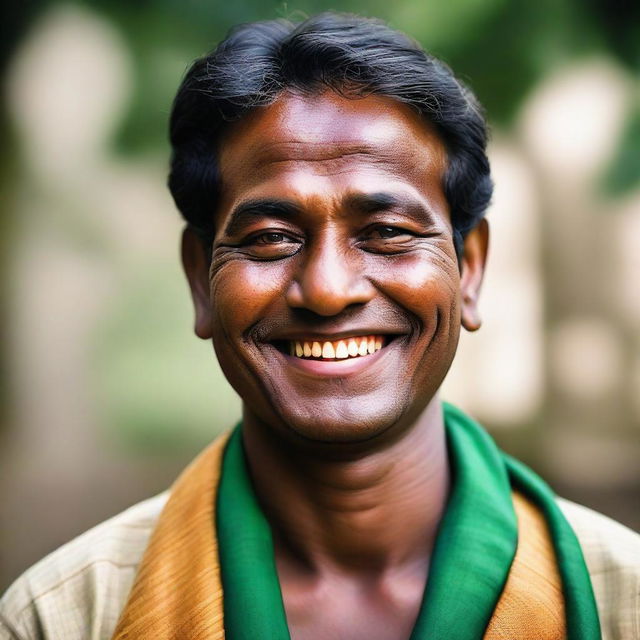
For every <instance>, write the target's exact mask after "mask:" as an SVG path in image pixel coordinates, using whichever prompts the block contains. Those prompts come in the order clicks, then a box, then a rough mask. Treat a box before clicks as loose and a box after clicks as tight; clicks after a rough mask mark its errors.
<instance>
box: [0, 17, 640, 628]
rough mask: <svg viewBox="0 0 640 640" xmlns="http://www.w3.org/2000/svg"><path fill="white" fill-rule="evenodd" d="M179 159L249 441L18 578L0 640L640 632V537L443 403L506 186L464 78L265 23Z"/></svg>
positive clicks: (229, 58) (357, 27)
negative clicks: (555, 487) (557, 489)
mask: <svg viewBox="0 0 640 640" xmlns="http://www.w3.org/2000/svg"><path fill="white" fill-rule="evenodd" d="M171 142H172V145H173V158H172V167H171V175H170V180H169V184H170V188H171V190H172V193H173V195H174V198H175V201H176V204H177V206H178V208H179V209H180V211H181V212H182V214H183V215H184V217H185V219H186V221H187V227H186V229H185V231H184V235H183V241H182V256H183V263H184V267H185V272H186V275H187V278H188V281H189V285H190V288H191V292H192V296H193V302H194V306H195V315H196V333H197V335H198V336H199V337H201V338H203V339H206V340H209V339H211V340H212V341H213V345H214V347H215V350H216V354H217V357H218V359H219V361H220V364H221V366H222V368H223V370H224V372H225V374H226V376H227V378H228V379H229V381H230V382H231V384H232V385H233V386H234V388H235V389H236V391H237V392H238V393H239V394H240V396H241V397H242V399H243V407H244V409H243V419H242V425H241V427H238V428H237V429H236V430H234V431H233V433H232V434H231V435H230V436H229V435H227V436H225V437H224V438H222V439H221V440H219V441H217V442H214V443H213V445H211V447H210V448H208V449H207V450H206V451H205V452H204V453H203V454H202V455H201V456H200V457H199V458H198V459H197V460H196V461H195V462H194V463H193V464H192V465H191V466H190V467H189V468H188V469H187V470H186V471H185V472H184V473H183V475H182V476H181V478H180V479H179V480H178V481H177V482H176V484H175V485H174V487H173V488H172V489H171V491H170V492H169V495H168V496H167V495H162V496H160V497H158V498H154V499H152V500H150V501H147V502H146V503H142V504H141V505H138V506H136V507H133V508H132V509H130V510H128V511H126V512H125V513H123V514H121V515H120V516H117V517H116V518H114V519H113V520H111V521H109V522H107V523H104V524H103V525H100V526H99V527H97V528H96V529H94V530H92V531H90V532H88V533H87V534H85V535H84V536H81V537H80V538H78V539H77V540H75V541H73V542H72V543H70V544H69V545H67V546H66V547H63V548H62V549H60V550H59V551H57V552H56V553H54V554H52V555H51V556H50V557H49V558H47V559H45V560H44V561H43V562H42V563H40V564H38V565H36V566H35V567H34V568H32V569H31V570H30V571H28V572H27V573H26V574H25V575H24V576H23V577H22V578H20V579H19V580H18V581H17V582H16V583H15V584H14V586H13V587H12V588H11V589H10V590H9V592H8V593H7V594H6V596H5V598H4V600H3V601H2V605H1V607H0V612H1V613H2V617H0V621H1V622H0V629H1V630H2V633H3V634H4V636H3V637H5V636H6V637H9V638H25V639H26V638H111V637H113V638H117V639H119V640H120V639H124V638H176V639H177V638H203V639H204V638H222V637H226V638H230V639H232V640H237V639H238V638H242V639H244V638H246V639H249V638H251V639H256V638H273V639H280V638H289V637H290V638H294V639H296V640H298V639H302V640H307V639H312V640H321V639H324V638H331V639H335V638H344V639H352V638H354V639H355V638H362V639H367V640H377V639H380V640H387V639H389V640H401V639H405V638H411V639H421V638H432V639H455V640H457V639H460V640H462V639H469V640H471V639H477V638H483V637H484V638H509V639H514V638H518V639H521V638H522V639H524V638H532V639H533V638H536V639H540V638H545V639H546V638H549V639H551V638H554V639H555V638H564V637H568V638H571V639H574V638H575V639H578V638H580V639H581V640H585V639H592V638H593V639H595V638H600V637H604V638H635V637H640V635H639V631H638V629H639V628H640V627H639V623H640V619H639V617H638V608H637V598H638V594H639V593H640V590H639V587H640V568H639V564H638V553H637V552H638V550H639V549H640V542H639V539H638V536H636V535H635V534H633V533H632V532H630V531H628V530H626V529H625V528H624V527H622V526H620V525H618V524H616V523H613V522H611V521H610V520H608V519H606V518H604V517H603V516H599V515H597V514H594V513H592V512H590V511H589V510H587V509H584V508H582V507H578V506H577V505H572V504H570V503H568V502H565V501H562V500H559V499H557V498H555V496H554V495H553V494H552V493H551V491H550V490H549V489H548V488H547V487H546V485H545V484H544V483H543V482H542V481H541V480H540V479H539V478H537V477H536V476H535V475H534V474H533V473H532V472H530V471H529V470H527V469H526V468H524V467H523V466H522V465H520V464H519V463H517V462H516V461H514V460H512V459H510V458H508V457H507V456H506V455H504V454H502V453H501V452H500V451H499V450H498V449H496V447H495V445H494V444H493V442H492V441H491V440H490V439H489V437H488V436H487V435H486V433H485V432H484V431H483V430H482V429H481V428H480V427H479V426H478V425H476V424H475V423H474V422H473V421H472V420H471V419H470V418H468V417H467V416H465V415H464V414H462V413H461V412H460V411H458V410H456V409H455V408H453V407H450V406H448V405H447V406H444V407H443V405H442V404H441V402H440V399H439V397H438V389H439V387H440V385H441V383H442V381H443V379H444V377H445V375H446V373H447V370H448V369H449V366H450V364H451V361H452V359H453V357H454V354H455V350H456V346H457V341H458V334H459V327H460V325H462V326H464V327H465V328H466V329H468V330H470V331H474V330H476V329H478V328H479V326H480V319H479V316H478V311H477V300H478V294H479V290H480V284H481V281H482V275H483V270H484V264H485V259H486V253H487V243H488V227H487V224H486V222H485V221H484V219H483V216H484V213H485V209H486V207H487V205H488V202H489V199H490V196H491V189H492V187H491V180H490V175H489V165H488V161H487V158H486V155H485V143H486V132H485V123H484V121H483V118H482V116H481V113H480V109H479V107H478V105H477V103H476V102H475V100H474V98H473V96H472V95H471V94H470V93H469V92H468V90H466V89H465V88H464V87H463V86H462V85H461V84H460V83H459V82H458V81H457V80H456V79H455V78H454V77H453V75H452V74H451V72H450V71H449V70H448V69H447V68H446V67H445V66H444V65H443V64H442V63H440V62H438V61H437V60H435V59H433V58H431V57H429V56H428V55H426V54H425V53H424V52H423V51H422V50H421V49H420V48H419V47H418V46H417V45H416V44H415V43H413V42H411V41H409V40H408V39H407V38H406V37H405V36H403V35H401V34H399V33H396V32H393V31H391V30H390V29H388V28H387V27H385V26H384V25H382V24H380V23H378V22H374V21H369V20H365V19H362V18H358V17H354V16H342V15H335V14H323V15H320V16H317V17H315V18H311V19H310V20H308V21H306V22H304V23H302V24H298V25H292V24H290V23H288V22H284V21H273V22H266V23H256V24H251V25H246V26H243V27H241V28H239V29H237V30H235V31H234V32H232V34H231V35H230V36H229V37H228V39H227V40H225V41H224V42H223V43H222V44H220V45H219V46H218V48H217V49H216V50H215V51H214V52H213V53H211V54H210V55H209V56H207V57H205V58H203V59H201V60H199V61H197V62H196V63H195V64H194V65H193V67H192V68H191V70H190V71H189V73H188V74H187V76H186V78H185V80H184V81H183V83H182V86H181V87H180V90H179V92H178V95H177V97H176V101H175V104H174V109H173V114H172V118H171ZM576 536H577V537H576ZM594 593H595V595H594Z"/></svg>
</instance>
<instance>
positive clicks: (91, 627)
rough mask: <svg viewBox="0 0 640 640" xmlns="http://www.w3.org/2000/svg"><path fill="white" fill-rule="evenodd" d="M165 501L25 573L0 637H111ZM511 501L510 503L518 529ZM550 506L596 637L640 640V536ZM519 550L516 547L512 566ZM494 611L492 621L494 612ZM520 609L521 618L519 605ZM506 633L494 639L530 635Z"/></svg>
mask: <svg viewBox="0 0 640 640" xmlns="http://www.w3.org/2000/svg"><path fill="white" fill-rule="evenodd" d="M166 500H167V494H166V493H165V494H162V495H160V496H157V497H156V498H152V499H150V500H147V501H145V502H142V503H140V504H139V505H136V506H134V507H132V508H130V509H128V510H126V511H124V512H122V513H121V514H119V515H118V516H116V517H115V518H112V519H111V520H108V521H106V522H104V523H102V524H101V525H99V526H98V527H95V528H94V529H92V530H90V531H88V532H86V533H84V534H83V535H82V536H80V537H78V538H76V539H75V540H73V541H72V542H70V543H68V544H66V545H64V546H63V547H60V549H58V550H57V551H55V552H54V553H52V554H50V555H49V556H47V557H46V558H45V559H43V560H41V561H40V562H39V563H38V564H36V565H34V566H33V567H32V568H31V569H29V570H28V571H27V572H25V573H24V574H23V575H22V576H21V577H20V578H19V579H18V580H16V582H15V583H14V584H13V585H12V586H11V587H10V588H9V589H8V590H7V592H6V593H5V594H4V596H3V597H2V599H1V600H0V639H2V640H86V639H92V640H108V639H110V638H111V637H112V635H113V632H114V629H115V626H116V621H117V618H118V616H119V615H120V612H121V611H122V608H123V606H124V604H125V602H126V600H127V598H128V596H129V593H130V590H131V585H132V583H133V580H134V575H135V570H136V567H137V566H138V564H139V563H140V561H141V558H142V556H143V553H144V550H145V548H146V547H147V545H148V542H149V536H150V533H151V532H152V530H153V529H154V527H155V526H156V524H157V522H158V520H159V516H160V513H161V511H162V509H163V507H164V505H165V503H166ZM518 503H519V499H516V500H515V507H516V513H517V515H518V521H519V526H522V524H521V522H522V518H523V515H522V514H521V511H520V508H519V506H518ZM557 503H558V505H559V506H560V508H561V509H562V511H563V513H564V514H565V516H566V518H567V519H568V521H569V522H570V524H571V526H572V528H573V529H574V531H575V532H576V535H577V536H578V539H579V541H580V545H581V547H582V551H583V553H584V556H585V560H586V562H587V567H588V569H589V574H590V577H591V580H592V583H593V587H594V591H595V596H596V602H597V605H598V610H599V613H600V620H601V625H602V637H603V640H640V536H639V535H638V534H636V533H634V532H633V531H631V530H630V529H627V528H626V527H624V526H622V525H620V524H618V523H616V522H614V521H613V520H611V519H609V518H607V517H606V516H603V515H601V514H598V513H595V512H594V511H592V510H590V509H587V508H586V507H582V506H579V505H576V504H573V503H571V502H569V501H567V500H562V499H559V500H558V501H557ZM527 539H529V538H527ZM521 548H522V544H521V543H520V544H519V546H518V551H517V554H516V560H515V561H514V566H515V562H517V561H518V557H519V556H520V554H521ZM528 555H529V557H530V560H529V561H528V562H527V564H528V567H529V570H530V571H531V572H532V573H534V574H535V573H536V570H537V562H538V561H539V557H538V556H537V554H536V553H535V551H534V552H533V555H531V554H528ZM511 579H512V574H510V576H509V581H510V580H511ZM525 579H527V578H525ZM523 604H526V603H523ZM540 604H541V606H544V602H541V603H540ZM500 607H501V604H500V603H499V604H498V606H497V608H496V612H495V615H494V617H495V618H497V617H499V616H500V615H501V611H500ZM536 610H538V611H539V610H540V609H539V607H538V606H536ZM519 611H520V612H521V614H522V615H527V614H526V611H525V610H524V608H522V607H519ZM503 624H504V622H503ZM490 628H491V627H490ZM505 633H506V635H504V634H503V636H502V637H501V636H496V637H497V638H501V640H502V639H503V638H504V640H507V638H509V640H529V639H530V638H531V640H533V638H537V636H535V635H532V634H531V633H530V634H529V635H523V636H515V635H512V634H509V633H508V632H505Z"/></svg>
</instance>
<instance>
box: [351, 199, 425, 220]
mask: <svg viewBox="0 0 640 640" xmlns="http://www.w3.org/2000/svg"><path fill="white" fill-rule="evenodd" d="M346 204H347V206H348V207H349V208H351V209H352V210H354V211H357V212H358V213H361V214H371V213H377V212H379V211H387V210H389V209H404V210H405V211H407V212H408V213H409V214H410V215H411V216H412V217H414V218H416V219H417V220H418V221H419V222H422V223H423V224H425V225H432V224H433V223H434V221H435V219H436V216H435V214H434V213H433V211H432V210H431V209H430V207H429V206H428V205H426V204H425V203H423V202H421V201H420V200H416V199H414V198H412V197H410V196H404V195H402V196H400V195H396V194H393V193H386V192H384V191H380V192H376V193H355V194H352V195H350V196H348V197H347V199H346Z"/></svg>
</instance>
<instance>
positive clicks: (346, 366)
mask: <svg viewBox="0 0 640 640" xmlns="http://www.w3.org/2000/svg"><path fill="white" fill-rule="evenodd" d="M390 346H391V345H390V344H389V345H386V346H384V347H382V349H380V350H378V351H376V352H375V353H372V354H370V355H367V356H358V357H356V358H345V359H344V360H311V359H305V358H297V357H296V356H289V355H287V354H286V353H282V352H281V351H278V350H277V349H276V351H277V352H278V354H279V355H280V356H282V357H283V358H284V359H285V361H286V362H287V364H290V365H291V366H293V367H296V368H297V369H299V370H300V371H304V372H305V373H309V374H312V375H315V376H320V377H323V378H340V377H344V376H347V375H353V374H355V373H358V372H360V371H364V370H365V369H368V368H369V367H371V365H373V364H374V363H376V362H377V361H378V360H380V358H382V357H383V356H384V354H385V353H386V352H387V351H388V350H389V348H390Z"/></svg>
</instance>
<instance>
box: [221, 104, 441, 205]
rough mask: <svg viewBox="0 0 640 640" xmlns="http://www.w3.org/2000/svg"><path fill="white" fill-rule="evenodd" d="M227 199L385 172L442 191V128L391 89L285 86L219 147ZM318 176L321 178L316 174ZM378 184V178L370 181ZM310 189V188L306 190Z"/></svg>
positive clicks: (355, 182)
mask: <svg viewBox="0 0 640 640" xmlns="http://www.w3.org/2000/svg"><path fill="white" fill-rule="evenodd" d="M219 161H220V172H221V173H220V175H221V182H222V192H223V199H224V200H226V201H227V204H229V205H230V204H232V202H231V201H234V200H237V199H238V198H239V197H242V196H244V195H247V193H248V192H251V191H255V190H256V189H258V190H260V189H262V190H264V189H267V190H268V188H269V186H270V185H271V186H275V183H276V182H277V183H278V185H279V187H280V188H282V187H283V186H285V188H288V189H291V191H293V192H296V191H301V190H302V191H305V189H307V190H311V191H312V190H313V189H315V188H316V187H318V185H319V184H320V183H322V188H326V186H327V182H330V184H331V187H332V188H333V189H334V190H336V189H338V188H339V187H340V185H341V184H342V183H344V184H343V186H344V187H345V189H348V190H359V188H362V190H364V191H367V190H370V189H369V186H367V183H370V182H372V181H373V182H378V188H379V187H380V184H379V181H380V179H383V180H385V182H386V183H387V184H389V183H390V182H394V181H395V182H399V183H405V184H406V185H409V186H413V187H415V188H418V189H420V190H423V191H431V192H432V193H433V192H441V188H442V176H443V173H444V169H445V167H446V152H445V148H444V145H443V143H442V141H441V139H440V137H439V136H438V134H437V133H436V131H435V128H434V127H433V126H432V125H430V123H428V122H426V121H425V120H424V119H423V118H421V117H420V116H419V115H418V114H417V113H416V112H415V111H414V110H413V109H411V108H410V107H409V106H407V105H405V104H402V103H399V102H397V101H396V100H393V99H391V98H387V97H384V96H373V95H371V96H367V97H364V98H357V99H351V98H345V97H342V96H339V95H337V94H336V93H334V92H332V91H326V92H324V93H322V94H319V95H311V96H309V95H305V96H302V95H296V94H292V93H287V92H285V93H283V94H282V95H281V96H280V97H279V98H278V99H277V100H276V101H275V102H274V103H273V104H271V105H270V106H268V107H264V108H259V109H256V110H254V111H253V112H251V113H250V114H248V115H247V116H246V117H245V118H243V119H242V120H241V121H239V122H238V123H235V124H234V125H233V126H232V127H231V129H230V131H229V132H228V133H227V135H226V137H225V139H224V140H223V142H222V145H221V148H220V156H219ZM314 177H316V178H318V179H317V180H316V181H315V183H314V180H313V178H314ZM371 186H373V185H371ZM301 195H304V194H301Z"/></svg>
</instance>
